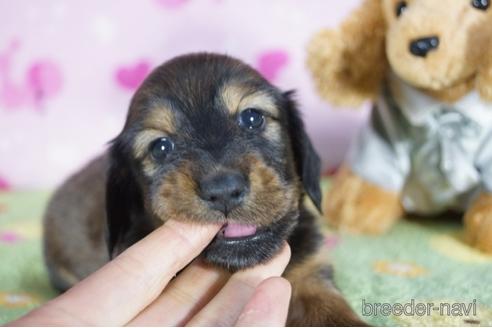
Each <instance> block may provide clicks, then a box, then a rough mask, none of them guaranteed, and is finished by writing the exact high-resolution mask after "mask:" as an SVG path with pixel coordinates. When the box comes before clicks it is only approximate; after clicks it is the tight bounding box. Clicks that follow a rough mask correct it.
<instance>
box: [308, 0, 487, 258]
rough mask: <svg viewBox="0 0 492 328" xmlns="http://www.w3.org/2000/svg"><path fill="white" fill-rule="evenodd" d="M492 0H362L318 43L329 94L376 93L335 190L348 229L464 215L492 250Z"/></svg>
mask: <svg viewBox="0 0 492 328" xmlns="http://www.w3.org/2000/svg"><path fill="white" fill-rule="evenodd" d="M490 2H491V0H449V1H442V0H408V1H401V0H362V1H361V4H360V6H359V7H358V8H356V9H355V10H354V11H353V12H352V13H351V14H350V15H349V17H348V18H347V19H346V20H345V21H344V22H343V23H342V24H341V26H340V27H339V28H336V29H327V30H323V31H321V32H319V33H318V34H317V35H315V36H314V37H313V39H312V40H311V41H310V43H309V45H308V53H307V66H308V68H309V70H310V72H311V74H312V76H313V80H314V84H315V86H316V88H317V90H318V92H319V94H320V95H321V97H322V98H324V99H325V100H327V101H329V102H331V103H332V104H334V105H337V106H359V105H361V104H362V103H364V102H365V101H371V104H372V109H371V112H370V117H369V119H368V123H367V124H366V125H365V126H364V127H363V128H362V130H361V131H360V133H359V135H358V136H357V137H356V138H355V141H354V142H353V144H352V145H351V147H350V149H349V151H348V154H347V157H346V159H345V160H344V162H343V163H342V165H341V167H340V169H339V170H338V172H337V173H336V175H335V177H334V178H333V181H332V187H331V189H330V190H329V191H328V194H327V195H326V197H325V198H324V203H323V212H324V215H325V216H326V217H327V219H328V220H329V221H330V222H331V223H332V224H333V225H334V226H336V227H338V228H339V229H340V230H344V231H349V232H354V233H368V234H380V233H384V232H386V231H387V230H389V229H390V228H391V226H392V225H393V224H394V223H395V222H396V221H397V220H398V219H399V218H401V217H402V216H403V215H404V214H406V213H412V214H418V215H426V216H430V215H435V214H439V213H443V212H448V211H453V212H455V211H458V212H459V213H463V214H464V235H465V238H466V240H467V241H468V243H469V244H471V245H472V246H474V247H476V248H478V249H480V250H481V251H483V252H486V253H492V5H491V3H490Z"/></svg>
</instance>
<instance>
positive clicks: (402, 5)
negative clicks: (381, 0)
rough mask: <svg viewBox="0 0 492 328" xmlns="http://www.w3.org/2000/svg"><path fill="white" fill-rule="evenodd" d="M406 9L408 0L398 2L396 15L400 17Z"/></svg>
mask: <svg viewBox="0 0 492 328" xmlns="http://www.w3.org/2000/svg"><path fill="white" fill-rule="evenodd" d="M405 9H407V2H406V1H400V2H398V4H397V5H396V16H397V17H400V16H401V14H403V12H404V11H405Z"/></svg>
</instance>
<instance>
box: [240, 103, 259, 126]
mask: <svg viewBox="0 0 492 328" xmlns="http://www.w3.org/2000/svg"><path fill="white" fill-rule="evenodd" d="M264 124H265V117H264V116H263V114H262V113H261V112H260V111H258V110H257V109H254V108H248V109H246V110H243V111H242V112H241V114H239V125H240V126H242V127H244V128H246V129H248V130H256V129H260V128H262V127H263V125H264Z"/></svg>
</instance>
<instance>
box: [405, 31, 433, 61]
mask: <svg viewBox="0 0 492 328" xmlns="http://www.w3.org/2000/svg"><path fill="white" fill-rule="evenodd" d="M438 47H439V37H437V36H429V37H425V38H421V39H417V40H413V41H412V42H410V52H411V53H412V54H413V55H415V56H417V57H425V56H427V54H428V53H429V52H430V51H432V50H435V49H437V48H438Z"/></svg>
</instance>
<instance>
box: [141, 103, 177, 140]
mask: <svg viewBox="0 0 492 328" xmlns="http://www.w3.org/2000/svg"><path fill="white" fill-rule="evenodd" d="M143 126H144V128H147V129H154V130H161V131H164V132H166V133H168V134H172V133H174V132H175V131H176V120H175V117H174V114H173V111H172V110H171V109H170V108H168V107H163V106H159V107H155V108H152V109H151V110H150V113H148V114H147V116H146V117H145V119H144V121H143Z"/></svg>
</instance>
